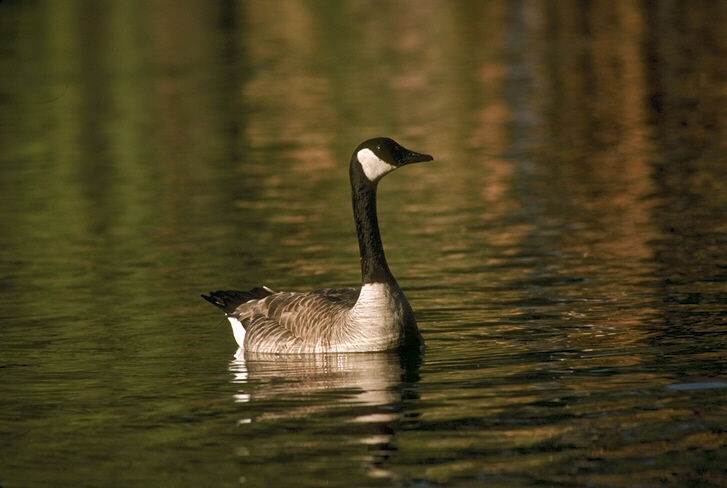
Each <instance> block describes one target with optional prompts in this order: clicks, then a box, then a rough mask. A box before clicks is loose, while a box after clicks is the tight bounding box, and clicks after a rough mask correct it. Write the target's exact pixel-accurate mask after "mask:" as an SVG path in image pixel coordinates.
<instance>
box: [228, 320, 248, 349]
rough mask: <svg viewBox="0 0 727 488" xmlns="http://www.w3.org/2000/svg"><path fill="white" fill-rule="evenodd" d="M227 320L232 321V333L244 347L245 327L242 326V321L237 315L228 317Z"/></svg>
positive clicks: (238, 343) (239, 344)
mask: <svg viewBox="0 0 727 488" xmlns="http://www.w3.org/2000/svg"><path fill="white" fill-rule="evenodd" d="M227 320H229V321H230V325H231V326H232V334H233V335H234V336H235V341H237V345H238V346H240V347H242V348H244V347H245V328H244V327H243V326H242V322H240V321H239V320H237V319H236V318H235V317H227Z"/></svg>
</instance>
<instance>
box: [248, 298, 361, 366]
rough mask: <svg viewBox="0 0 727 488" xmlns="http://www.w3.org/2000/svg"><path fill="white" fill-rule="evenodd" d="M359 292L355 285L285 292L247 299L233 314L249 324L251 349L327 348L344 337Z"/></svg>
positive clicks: (296, 349) (273, 350) (249, 344)
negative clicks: (347, 315) (342, 287)
mask: <svg viewBox="0 0 727 488" xmlns="http://www.w3.org/2000/svg"><path fill="white" fill-rule="evenodd" d="M358 294H359V290H357V289H354V288H345V289H321V290H315V291H312V292H308V293H292V292H281V293H275V294H271V295H268V296H266V297H263V298H260V299H257V300H251V301H248V302H246V303H243V304H242V305H240V306H238V307H237V308H236V309H235V311H234V312H233V314H234V315H235V316H237V317H238V319H239V320H240V322H241V323H242V325H243V326H244V327H245V330H246V335H245V349H247V350H250V351H257V352H298V351H303V350H311V349H321V350H323V349H325V348H328V347H330V344H331V343H332V342H333V343H334V344H335V343H336V342H338V341H339V340H340V338H341V336H342V334H343V332H344V330H343V329H344V328H345V325H346V320H345V319H346V314H347V312H348V311H349V310H351V308H352V307H353V306H354V304H355V303H356V299H357V298H358Z"/></svg>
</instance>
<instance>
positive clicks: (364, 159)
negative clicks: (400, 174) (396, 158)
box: [356, 148, 396, 181]
mask: <svg viewBox="0 0 727 488" xmlns="http://www.w3.org/2000/svg"><path fill="white" fill-rule="evenodd" d="M356 158H357V159H358V162H359V163H361V168H363V172H364V174H365V175H366V178H368V179H369V181H378V180H379V179H381V177H382V176H384V175H385V174H386V173H389V172H391V171H394V170H395V169H396V166H394V165H391V164H389V163H387V162H386V161H384V160H382V159H379V157H378V156H377V155H376V154H374V152H373V151H372V150H371V149H366V148H364V149H361V150H360V151H359V152H358V154H357V155H356Z"/></svg>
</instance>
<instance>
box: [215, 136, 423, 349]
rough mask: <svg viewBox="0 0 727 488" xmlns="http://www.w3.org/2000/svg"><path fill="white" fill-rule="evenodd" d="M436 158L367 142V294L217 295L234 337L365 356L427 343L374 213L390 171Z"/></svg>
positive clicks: (355, 192)
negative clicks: (393, 269)
mask: <svg viewBox="0 0 727 488" xmlns="http://www.w3.org/2000/svg"><path fill="white" fill-rule="evenodd" d="M432 159H433V158H432V157H431V156H429V155H427V154H419V153H416V152H413V151H410V150H408V149H405V148H403V147H402V146H400V145H399V144H397V143H396V142H395V141H393V140H391V139H389V138H386V137H378V138H375V139H369V140H368V141H365V142H363V143H362V144H361V145H359V146H358V147H357V148H356V150H355V151H354V153H353V155H352V156H351V164H350V168H349V176H350V179H351V196H352V200H353V215H354V219H355V221H356V233H357V235H358V244H359V249H360V252H361V277H362V286H361V289H355V288H342V289H331V288H328V289H321V290H314V291H311V292H307V293H293V292H274V291H273V290H271V289H270V288H267V287H263V288H253V289H252V290H249V291H215V292H211V293H210V295H209V296H205V295H202V298H204V299H205V300H207V301H209V302H211V303H212V304H213V305H215V306H217V307H219V308H220V309H222V311H224V312H225V314H227V318H228V320H229V321H230V324H231V325H232V331H233V333H234V335H235V340H236V341H237V343H238V344H239V345H240V347H241V348H243V349H245V350H246V351H250V352H260V353H317V352H366V351H385V350H390V349H397V348H412V347H421V346H423V345H424V341H423V339H422V336H421V334H420V333H419V329H417V325H416V320H415V319H414V312H412V309H411V306H410V305H409V302H408V301H407V299H406V297H405V296H404V292H402V291H401V288H399V285H398V284H397V283H396V279H394V276H393V275H392V274H391V271H390V270H389V266H388V265H387V264H386V257H385V256H384V247H383V245H382V244H381V235H380V233H379V223H378V218H377V216H376V187H377V184H378V182H379V180H381V178H382V177H383V176H384V175H386V174H387V173H389V172H391V171H393V170H395V169H397V168H399V167H401V166H404V165H406V164H411V163H419V162H423V161H432Z"/></svg>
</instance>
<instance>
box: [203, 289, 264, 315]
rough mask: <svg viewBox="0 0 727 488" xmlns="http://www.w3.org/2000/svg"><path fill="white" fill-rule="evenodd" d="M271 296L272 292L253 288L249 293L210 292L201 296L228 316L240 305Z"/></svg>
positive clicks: (231, 291)
mask: <svg viewBox="0 0 727 488" xmlns="http://www.w3.org/2000/svg"><path fill="white" fill-rule="evenodd" d="M271 294H272V292H271V291H270V290H267V289H265V288H253V289H252V290H249V291H234V290H227V291H224V290H218V291H212V292H210V294H209V296H207V295H201V296H202V298H204V299H205V300H207V301H208V302H210V303H211V304H212V305H214V306H215V307H217V308H219V309H221V310H222V311H223V312H225V313H226V314H228V315H229V314H231V313H233V312H234V311H235V309H236V308H237V307H239V306H240V305H241V304H243V303H245V302H249V301H250V300H258V299H260V298H265V297H266V296H268V295H271Z"/></svg>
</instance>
